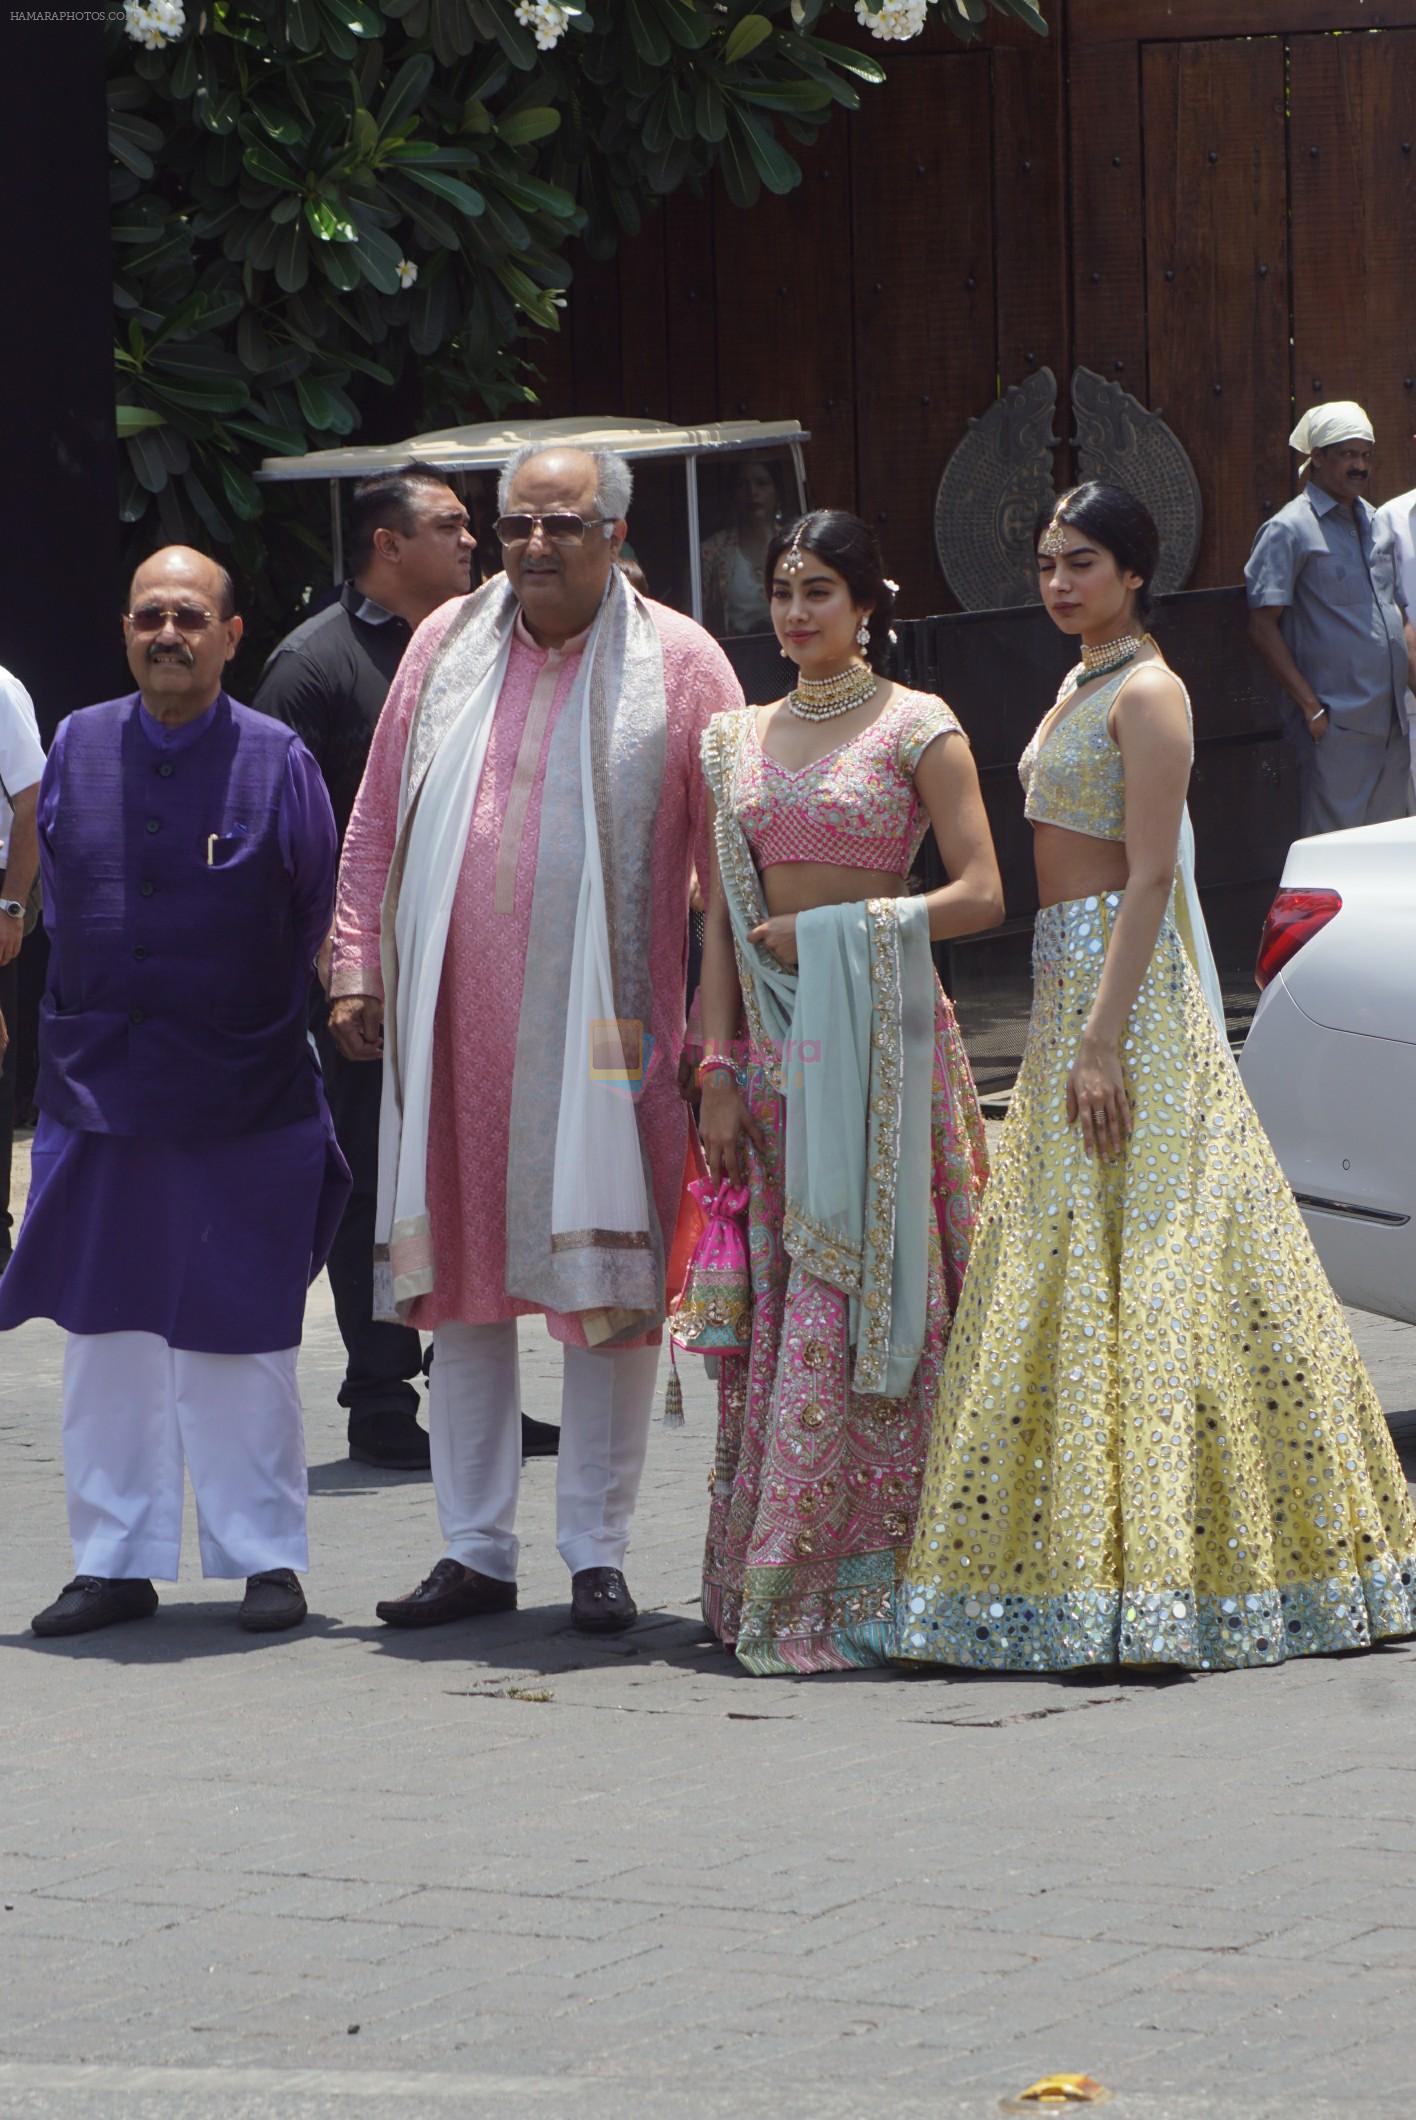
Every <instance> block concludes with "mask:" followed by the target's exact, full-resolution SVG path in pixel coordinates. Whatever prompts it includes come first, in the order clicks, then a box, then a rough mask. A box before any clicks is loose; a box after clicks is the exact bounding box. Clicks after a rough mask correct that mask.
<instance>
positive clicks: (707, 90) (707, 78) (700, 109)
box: [693, 73, 728, 145]
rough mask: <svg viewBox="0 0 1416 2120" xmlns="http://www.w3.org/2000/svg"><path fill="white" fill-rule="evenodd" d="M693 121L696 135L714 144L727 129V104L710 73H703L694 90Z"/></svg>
mask: <svg viewBox="0 0 1416 2120" xmlns="http://www.w3.org/2000/svg"><path fill="white" fill-rule="evenodd" d="M693 123H694V127H695V129H696V131H697V133H698V137H699V138H700V139H701V140H707V141H709V142H711V143H713V144H714V145H716V144H717V142H718V141H719V140H721V139H722V137H723V135H724V133H725V132H726V131H727V129H728V106H727V104H726V103H725V102H724V101H723V97H722V92H721V91H720V89H719V87H718V84H717V82H716V81H715V80H714V79H713V77H712V75H711V74H708V73H705V74H703V75H702V76H701V77H700V79H699V82H698V85H697V87H696V89H695V90H694V95H693Z"/></svg>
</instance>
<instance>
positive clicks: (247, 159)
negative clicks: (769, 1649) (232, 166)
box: [241, 142, 305, 191]
mask: <svg viewBox="0 0 1416 2120" xmlns="http://www.w3.org/2000/svg"><path fill="white" fill-rule="evenodd" d="M241 160H242V161H243V162H244V163H245V165H246V168H247V169H248V170H249V171H250V173H251V175H252V176H253V177H254V178H255V179H256V180H257V182H258V183H261V184H273V185H274V186H275V187H276V189H277V190H279V191H303V190H304V188H305V187H304V185H303V184H302V182H301V181H300V178H299V177H298V176H297V175H296V174H295V172H294V170H292V169H291V167H290V165H289V163H288V162H283V161H282V160H281V159H280V156H279V155H277V154H274V153H272V151H271V149H270V148H268V147H262V146H261V145H260V144H259V142H258V143H257V144H256V145H255V146H253V147H248V148H247V149H246V151H245V153H244V154H243V155H242V157H241Z"/></svg>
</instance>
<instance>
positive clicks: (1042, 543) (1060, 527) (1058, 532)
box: [1037, 515, 1070, 559]
mask: <svg viewBox="0 0 1416 2120" xmlns="http://www.w3.org/2000/svg"><path fill="white" fill-rule="evenodd" d="M1069 528H1070V525H1069V524H1067V523H1064V522H1063V520H1062V518H1061V516H1060V515H1054V516H1053V518H1052V521H1051V522H1050V523H1049V524H1048V526H1047V528H1046V529H1045V530H1044V531H1043V533H1042V536H1041V537H1040V538H1039V539H1038V541H1037V549H1038V551H1039V552H1045V553H1046V554H1047V557H1048V558H1049V559H1059V558H1060V557H1061V555H1062V554H1063V553H1064V552H1065V551H1066V549H1067V531H1068V529H1069Z"/></svg>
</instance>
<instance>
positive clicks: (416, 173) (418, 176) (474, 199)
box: [403, 164, 487, 220]
mask: <svg viewBox="0 0 1416 2120" xmlns="http://www.w3.org/2000/svg"><path fill="white" fill-rule="evenodd" d="M403 174H404V176H405V177H406V178H407V179H408V182H409V183H410V184H421V185H422V187H423V189H424V191H430V192H431V193H432V194H433V197H434V198H435V199H442V200H444V201H445V202H446V204H447V205H449V206H455V207H456V208H457V210H458V212H459V213H465V214H466V215H467V217H468V219H469V220H476V219H477V218H478V216H479V215H481V214H483V213H485V212H486V210H487V201H486V198H485V196H484V194H483V193H482V192H480V191H474V190H473V189H472V186H471V185H470V184H464V183H462V182H461V180H460V179H459V178H457V177H446V176H444V175H443V173H442V171H441V170H439V169H427V168H424V167H419V166H418V165H416V164H415V165H414V166H413V168H411V169H406V170H405V171H404V172H403Z"/></svg>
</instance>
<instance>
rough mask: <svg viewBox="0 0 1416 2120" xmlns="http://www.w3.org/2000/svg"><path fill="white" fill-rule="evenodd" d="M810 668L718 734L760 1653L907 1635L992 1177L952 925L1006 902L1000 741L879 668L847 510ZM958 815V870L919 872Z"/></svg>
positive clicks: (723, 967) (953, 851) (712, 1077)
mask: <svg viewBox="0 0 1416 2120" xmlns="http://www.w3.org/2000/svg"><path fill="white" fill-rule="evenodd" d="M766 579H767V587H768V594H769V597H770V600H771V609H772V619H773V624H774V626H775V628H776V632H777V637H778V639H779V641H780V642H781V644H782V650H783V653H784V654H785V655H786V656H787V657H788V659H789V660H790V661H792V662H794V663H795V664H796V665H797V667H798V670H799V671H800V673H801V674H800V677H799V679H798V682H797V685H796V688H795V690H794V691H793V692H791V693H789V694H788V696H787V697H786V698H785V699H783V700H780V701H779V702H778V703H777V704H776V705H775V706H771V707H764V708H753V707H748V708H745V709H742V710H741V711H737V712H732V713H727V714H722V715H719V716H717V717H716V718H715V720H714V721H713V723H712V725H711V726H710V728H709V729H708V731H707V733H706V734H705V736H704V739H703V763H704V771H705V773H706V775H707V779H708V784H709V788H710V791H711V794H712V800H713V832H714V853H715V864H714V876H713V885H712V893H711V897H710V902H709V907H708V916H707V927H706V932H705V937H704V952H703V974H702V985H701V1009H702V1026H703V1045H704V1058H703V1060H702V1062H701V1064H700V1068H699V1080H700V1084H701V1087H702V1093H703V1097H702V1112H701V1121H700V1124H701V1130H702V1135H703V1144H704V1149H705V1151H706V1154H707V1157H708V1162H709V1167H710V1170H711V1171H712V1173H713V1175H714V1177H715V1178H719V1177H721V1176H722V1175H723V1174H725V1173H726V1174H727V1175H728V1176H730V1177H732V1178H734V1179H738V1178H741V1177H745V1178H746V1180H747V1183H748V1185H749V1187H750V1193H751V1204H750V1208H749V1251H750V1257H751V1269H752V1292H753V1318H752V1338H751V1343H750V1346H749V1349H748V1352H747V1355H746V1357H745V1358H744V1357H738V1358H725V1359H724V1361H723V1363H722V1366H721V1372H720V1376H721V1381H720V1387H719V1422H718V1442H717V1453H716V1462H715V1465H714V1472H713V1486H712V1502H711V1507H710V1514H709V1526H708V1546H707V1553H706V1556H705V1561H704V1579H703V1610H704V1614H705V1616H706V1618H707V1620H708V1622H709V1624H710V1626H711V1627H712V1628H713V1631H714V1632H715V1634H717V1635H718V1637H719V1639H720V1640H721V1641H723V1642H724V1643H726V1644H728V1645H729V1646H732V1647H734V1648H735V1649H736V1652H737V1655H738V1659H739V1661H740V1662H742V1663H744V1664H745V1665H746V1666H747V1667H748V1669H749V1670H751V1671H755V1672H780V1671H829V1670H842V1669H848V1668H850V1667H852V1666H855V1665H861V1664H872V1663H882V1662H884V1661H886V1660H887V1659H888V1656H889V1654H890V1648H891V1643H892V1640H893V1636H892V1631H891V1622H892V1610H893V1600H894V1592H895V1583H896V1574H897V1568H898V1565H899V1563H900V1562H902V1560H903V1558H904V1556H905V1554H906V1553H907V1551H908V1549H909V1543H910V1537H911V1534H912V1532H913V1528H914V1519H915V1509H916V1504H917V1499H918V1492H919V1482H920V1475H921V1471H922V1467H923V1462H924V1449H925V1445H926V1443H927V1441H928V1435H929V1428H930V1422H931V1420H932V1417H933V1412H934V1403H935V1393H936V1387H937V1384H938V1374H939V1366H940V1362H941V1360H942V1357H943V1352H944V1347H945V1344H946V1342H947V1338H948V1332H949V1321H950V1318H951V1316H952V1313H953V1306H954V1302H955V1300H956V1298H957V1295H958V1291H959V1286H960V1283H961V1281H962V1279H963V1273H964V1267H965V1265H966V1263H967V1259H968V1249H969V1240H970V1236H971V1233H972V1229H973V1224H974V1217H975V1213H976V1209H977V1203H978V1197H979V1194H980V1191H981V1189H982V1186H983V1183H984V1179H985V1176H986V1172H987V1164H986V1157H985V1151H984V1142H983V1123H982V1120H981V1118H980V1115H979V1109H978V1100H977V1097H976V1096H975V1093H974V1086H973V1079H972V1077H971V1075H970V1073H969V1066H968V1062H967V1060H966V1058H965V1056H964V1050H963V1046H962V1043H961V1042H960V1039H959V1034H958V1030H957V1028H956V1026H955V1022H954V1014H953V1010H952V1009H951V1007H950V1005H949V1002H948V1000H947V999H946V997H945V996H944V994H943V993H942V991H941V990H940V987H939V983H938V980H937V979H936V978H935V976H934V969H933V964H932V961H931V958H930V953H929V944H930V941H931V939H939V938H942V937H946V936H953V935H964V934H968V933H971V932H973V931H974V930H976V929H979V928H984V927H990V926H992V925H993V924H994V923H995V922H996V921H998V920H999V919H1000V918H1001V917H1002V889H1001V885H1000V883H999V878H998V865H997V861H996V859H995V856H994V852H993V843H992V840H991V838H990V836H989V830H988V824H987V820H986V818H985V816H984V811H983V804H982V800H981V798H980V795H979V788H978V775H977V772H976V770H975V767H974V762H973V754H972V752H971V751H970V749H969V746H968V743H967V740H966V739H965V737H964V735H963V733H962V731H961V730H960V728H959V724H958V723H957V721H956V720H955V719H954V717H953V715H952V714H951V713H950V712H949V709H948V708H947V707H946V706H945V705H944V704H943V702H942V701H941V700H938V699H934V698H932V697H930V696H929V695H928V694H926V693H920V692H911V691H907V690H905V689H903V688H902V687H900V686H898V685H895V684H892V683H891V682H890V681H889V680H888V679H886V678H883V677H880V676H878V675H877V674H876V671H875V669H874V667H872V665H873V663H874V661H875V660H876V658H877V655H878V654H879V653H880V652H881V651H883V649H884V646H885V643H886V641H887V640H888V637H889V624H890V609H891V605H892V603H893V598H894V591H893V586H892V585H891V584H890V583H888V582H887V581H886V580H885V579H884V577H883V576H882V574H881V570H880V558H879V552H878V549H877V547H876V542H875V538H874V535H873V533H872V532H871V531H870V530H869V529H868V528H867V527H866V525H865V524H864V523H862V522H860V521H859V520H858V518H857V517H855V516H853V515H847V514H845V513H844V512H842V511H840V510H836V509H825V510H819V511H817V512H816V513H814V514H811V515H808V516H806V517H804V518H803V520H802V521H801V522H800V523H798V524H797V525H795V527H794V528H793V529H791V530H788V531H784V532H780V533H778V534H777V535H776V536H775V537H774V538H773V540H772V542H771V544H770V545H769V547H768V553H767V563H766ZM930 825H933V827H934V832H935V837H936V839H937V841H938V845H939V850H940V854H941V856H942V858H943V862H944V867H945V869H946V871H947V873H948V875H949V876H950V878H951V881H950V882H949V883H947V884H945V885H943V886H942V887H941V888H940V889H938V890H936V891H932V892H930V893H929V894H928V895H927V896H926V897H919V896H911V895H909V894H908V892H907V877H908V874H909V870H910V866H911V864H912V863H913V861H914V859H915V857H916V855H917V854H918V851H919V847H920V842H921V841H922V839H923V837H924V834H925V832H926V830H927V829H928V827H929V826H930Z"/></svg>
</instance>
